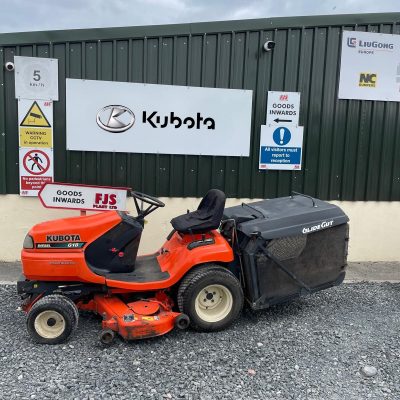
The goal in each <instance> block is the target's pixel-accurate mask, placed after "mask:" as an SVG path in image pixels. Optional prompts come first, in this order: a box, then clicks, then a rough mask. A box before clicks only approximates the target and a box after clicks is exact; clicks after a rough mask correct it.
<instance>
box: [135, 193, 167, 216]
mask: <svg viewBox="0 0 400 400" xmlns="http://www.w3.org/2000/svg"><path fill="white" fill-rule="evenodd" d="M131 196H132V197H133V200H134V202H135V207H136V211H137V214H138V217H139V218H141V219H143V218H144V217H145V216H146V215H149V214H150V213H152V212H153V211H155V210H156V209H157V208H159V207H164V206H165V204H164V203H163V202H162V201H161V200H160V199H157V197H154V196H150V195H149V194H145V193H141V192H137V191H135V190H132V191H131ZM138 200H140V201H141V204H140V206H139V203H138ZM143 203H146V204H148V205H149V206H148V207H147V208H146V209H144V208H143Z"/></svg>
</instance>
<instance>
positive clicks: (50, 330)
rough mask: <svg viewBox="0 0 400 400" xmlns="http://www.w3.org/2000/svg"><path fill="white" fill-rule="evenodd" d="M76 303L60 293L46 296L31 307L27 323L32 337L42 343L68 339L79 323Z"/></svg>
mask: <svg viewBox="0 0 400 400" xmlns="http://www.w3.org/2000/svg"><path fill="white" fill-rule="evenodd" d="M76 311H77V310H76V305H75V304H74V303H73V302H72V301H71V300H70V299H68V298H66V297H65V296H62V295H58V294H52V295H49V296H45V297H43V298H41V299H40V300H38V301H37V302H36V303H35V304H34V305H33V306H32V308H31V309H30V311H29V313H28V315H27V318H26V325H27V329H28V332H29V334H30V336H31V338H32V339H33V340H34V341H35V342H37V343H42V344H57V343H62V342H64V341H66V340H67V339H68V338H69V337H70V336H71V334H72V333H73V331H74V330H75V328H76V325H77V319H76Z"/></svg>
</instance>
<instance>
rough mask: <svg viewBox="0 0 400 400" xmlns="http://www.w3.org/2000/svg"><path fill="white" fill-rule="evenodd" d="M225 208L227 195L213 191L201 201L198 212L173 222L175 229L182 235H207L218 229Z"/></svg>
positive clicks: (177, 218)
mask: <svg viewBox="0 0 400 400" xmlns="http://www.w3.org/2000/svg"><path fill="white" fill-rule="evenodd" d="M224 207H225V193H224V192H222V191H221V190H218V189H211V190H209V191H208V192H207V194H206V195H205V196H204V197H203V199H202V200H201V202H200V204H199V207H198V208H197V210H196V211H192V212H190V213H187V214H183V215H180V216H178V217H175V218H173V219H172V220H171V224H172V226H173V228H174V229H175V230H176V231H178V232H181V233H205V232H209V231H211V230H213V229H217V228H218V227H219V224H220V223H221V218H222V214H223V212H224Z"/></svg>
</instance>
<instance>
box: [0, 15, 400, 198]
mask: <svg viewBox="0 0 400 400" xmlns="http://www.w3.org/2000/svg"><path fill="white" fill-rule="evenodd" d="M399 21H400V13H395V14H364V15H342V16H340V15H338V16H316V17H301V18H274V19H260V20H245V21H224V22H210V23H199V24H182V25H166V26H147V27H127V28H110V29H108V28H106V29H91V30H71V31H53V32H33V33H15V34H1V35H0V46H1V47H0V60H1V63H2V65H3V66H4V64H5V63H6V62H7V61H12V60H13V57H14V56H15V55H22V56H37V57H53V58H57V59H58V60H59V90H60V101H58V102H55V104H54V151H55V154H54V160H55V179H56V180H57V181H61V182H74V183H87V184H101V185H117V186H130V187H133V188H135V189H137V190H142V191H144V192H147V193H150V194H154V195H159V196H173V197H175V196H178V197H186V196H202V195H203V194H204V193H205V192H206V191H207V190H208V189H209V188H211V187H216V188H220V189H222V190H224V191H225V192H226V194H227V195H228V196H229V197H239V198H245V197H250V198H267V197H275V196H282V195H288V194H289V193H290V191H291V190H296V191H299V192H304V193H307V194H310V195H313V196H317V197H320V198H324V199H332V200H335V199H336V200H400V132H399V123H400V121H399V104H400V103H396V102H381V101H358V100H338V98H337V92H338V84H339V67H340V48H341V34H342V31H343V30H359V31H369V32H383V33H392V34H399V33H400V24H399ZM267 40H274V41H275V42H276V47H275V49H274V50H273V51H271V52H265V51H263V49H262V48H263V44H264V42H265V41H267ZM65 78H86V79H98V80H108V81H123V82H145V83H159V84H167V85H191V86H204V87H218V88H236V89H250V90H253V110H252V128H251V155H250V157H211V156H191V155H168V154H159V155H158V154H127V153H101V152H78V151H66V137H65V128H66V126H65V125H66V123H65ZM0 83H1V86H0V192H1V193H18V131H17V101H16V100H15V98H14V73H13V72H8V71H5V69H4V68H1V69H0ZM268 90H285V91H299V92H301V110H300V124H301V125H304V127H305V130H304V133H305V135H304V155H303V170H302V171H296V172H292V171H259V170H258V153H259V138H260V126H261V125H262V124H264V123H265V114H266V100H267V91H268ZM234 117H235V116H234V115H233V116H232V118H234ZM84 134H85V132H82V135H84ZM210 146H212V144H210Z"/></svg>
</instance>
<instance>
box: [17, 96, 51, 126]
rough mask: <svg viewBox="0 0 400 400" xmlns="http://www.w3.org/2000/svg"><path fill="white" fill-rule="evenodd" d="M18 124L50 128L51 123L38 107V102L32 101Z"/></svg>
mask: <svg viewBox="0 0 400 400" xmlns="http://www.w3.org/2000/svg"><path fill="white" fill-rule="evenodd" d="M20 126H34V127H44V128H50V127H51V125H50V124H49V121H48V120H47V118H46V116H45V115H44V113H43V111H42V110H41V108H40V107H39V104H38V103H37V102H36V101H34V102H33V104H32V106H31V108H30V109H29V110H28V112H27V113H26V115H25V117H24V119H23V120H22V122H21V125H20Z"/></svg>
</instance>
